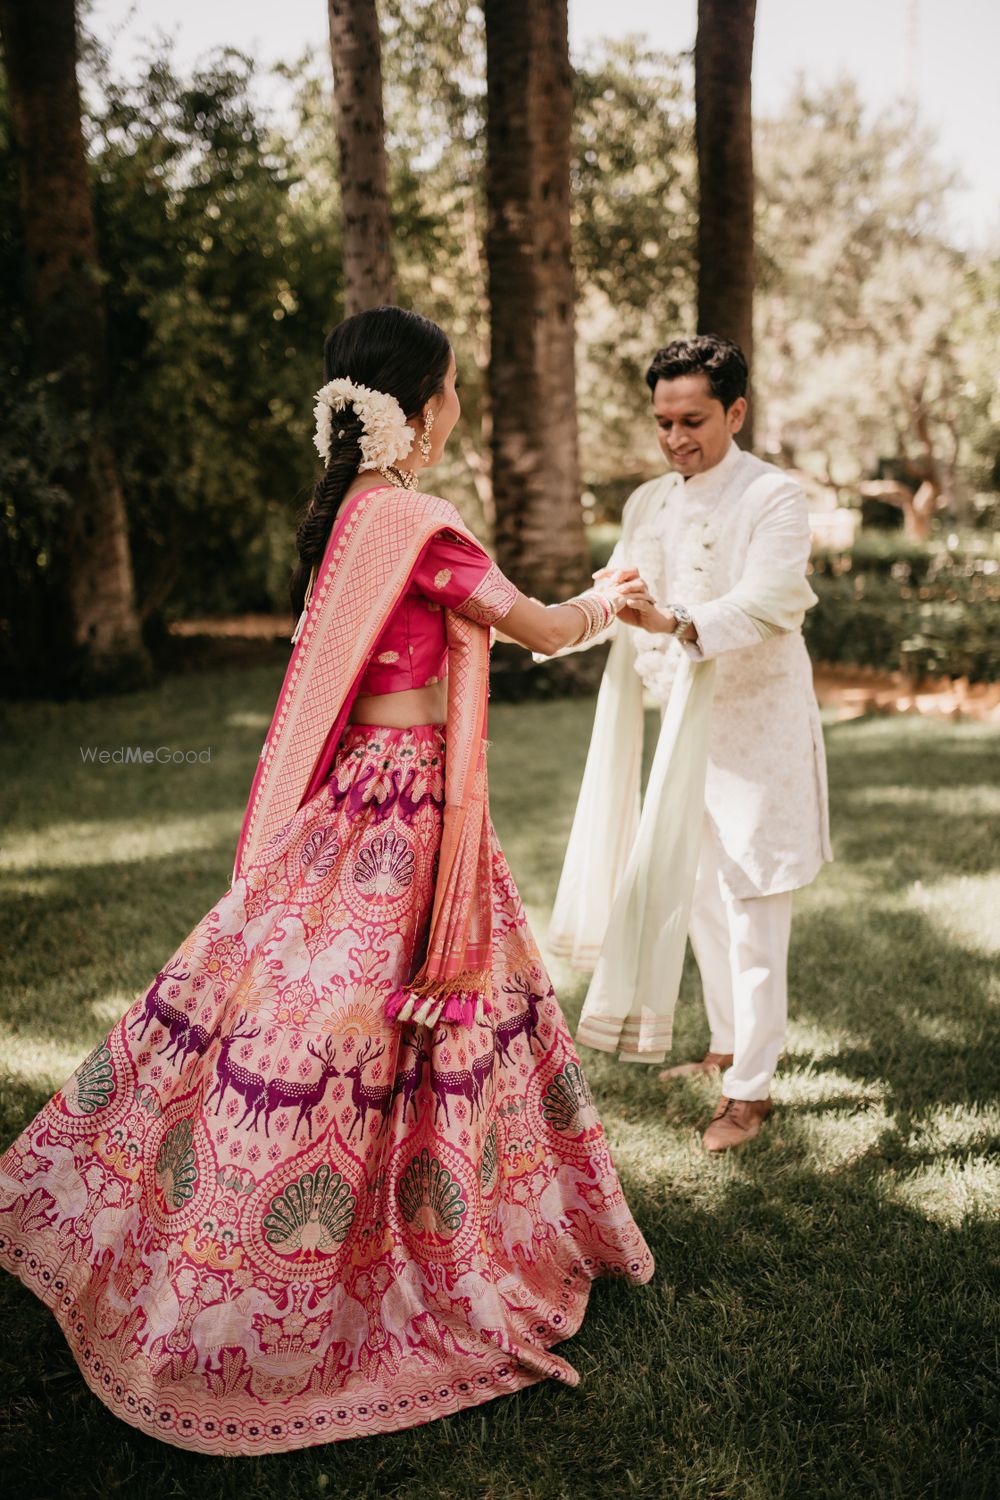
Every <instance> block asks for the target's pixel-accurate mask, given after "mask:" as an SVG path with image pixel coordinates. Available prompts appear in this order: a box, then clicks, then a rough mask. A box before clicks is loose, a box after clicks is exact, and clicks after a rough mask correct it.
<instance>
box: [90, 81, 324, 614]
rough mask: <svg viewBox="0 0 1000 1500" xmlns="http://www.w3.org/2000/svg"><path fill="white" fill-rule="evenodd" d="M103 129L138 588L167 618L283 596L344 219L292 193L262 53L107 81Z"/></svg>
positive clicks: (103, 188) (98, 182) (99, 146)
mask: <svg viewBox="0 0 1000 1500" xmlns="http://www.w3.org/2000/svg"><path fill="white" fill-rule="evenodd" d="M101 83H102V93H103V107H102V109H101V110H100V112H99V114H98V115H97V117H96V118H95V119H94V121H93V124H92V131H93V141H92V158H93V162H94V185H95V206H96V212H97V218H98V228H99V233H100V237H101V244H102V251H103V255H104V259H105V263H106V264H107V265H109V266H113V267H116V268H119V274H117V275H115V276H113V277H111V278H110V279H109V284H108V305H109V316H110V324H111V329H112V359H113V369H114V378H115V395H114V404H113V410H114V418H115V424H116V429H117V440H118V451H119V455H120V462H121V466H122V476H123V482H124V485H125V488H126V493H127V495H128V500H129V510H130V519H131V522H132V527H133V547H134V550H135V553H136V558H137V570H138V576H139V591H140V595H141V596H143V597H144V598H145V599H146V600H147V603H148V602H149V601H150V600H153V601H157V602H159V601H163V600H165V599H167V598H168V597H169V599H170V609H171V612H172V613H179V612H190V611H194V612H196V613H200V612H202V611H203V610H204V608H205V605H206V601H210V603H211V606H212V607H213V608H215V609H221V610H226V609H241V608H243V609H246V608H262V607H267V606H268V605H272V606H275V605H276V606H277V607H279V608H280V607H282V606H283V605H284V604H285V603H286V600H285V599H284V598H283V597H282V592H283V591H282V587H281V583H280V582H279V580H283V579H287V573H288V570H289V568H290V565H291V535H292V531H293V527H292V524H291V522H292V508H293V504H294V501H295V498H296V495H297V494H301V492H302V490H303V487H304V486H306V485H308V482H309V479H310V477H311V467H312V466H311V464H310V461H309V453H310V444H309V434H310V431H311V427H312V409H311V408H312V403H311V400H310V397H311V393H312V391H313V390H315V388H316V385H317V384H318V383H319V382H318V379H317V373H318V370H319V368H320V366H319V356H320V349H321V345H322V332H323V330H324V328H325V327H327V326H329V325H330V324H331V323H332V322H334V321H336V318H337V317H338V316H339V305H338V298H339V287H340V269H339V244H338V239H337V233H336V221H335V218H334V216H333V215H332V214H330V213H329V212H327V213H326V214H325V215H321V214H320V213H318V212H317V211H316V208H315V205H314V204H312V203H311V202H309V201H308V199H307V198H305V195H300V196H299V197H296V189H297V187H298V186H299V182H300V178H299V174H298V168H297V166H296V164H295V163H294V162H293V159H292V154H291V151H290V149H289V147H288V145H287V143H284V142H282V141H280V140H279V139H278V138H276V137H274V136H273V135H269V133H268V131H267V127H266V124H265V122H264V121H262V120H261V118H260V113H259V108H258V106H257V105H256V103H255V101H254V97H253V88H254V71H253V65H252V64H251V62H250V61H249V60H248V59H246V58H243V57H241V56H240V55H239V54H238V53H234V52H229V53H225V54H222V55H220V56H218V57H217V58H215V59H213V61H212V63H211V65H210V66H208V67H206V68H205V69H202V70H199V71H197V72H196V73H195V74H194V75H193V76H192V77H191V78H190V79H187V80H185V79H181V78H178V77H177V76H176V75H175V73H174V72H173V70H172V69H171V67H170V65H169V61H168V59H167V58H166V57H160V58H158V59H156V60H155V61H154V62H153V63H152V64H151V65H150V67H149V68H148V70H147V71H146V72H145V74H144V75H142V76H141V77H140V78H139V79H138V80H136V81H135V82H133V83H129V84H122V83H119V82H117V81H116V80H113V79H111V78H110V77H107V76H104V77H103V78H102V79H101Z"/></svg>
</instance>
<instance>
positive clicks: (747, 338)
mask: <svg viewBox="0 0 1000 1500" xmlns="http://www.w3.org/2000/svg"><path fill="white" fill-rule="evenodd" d="M755 11H756V0H698V36H697V40H696V42H695V49H694V99H695V136H696V140H697V147H698V332H699V333H717V334H719V335H720V336H721V337H723V338H728V339H733V340H735V342H736V343H737V344H739V346H740V348H741V349H742V350H743V353H744V354H745V355H746V357H747V363H748V364H749V365H751V368H752V360H753V283H754V245H753V238H754V230H753V190H754V183H753V140H752V127H751V112H750V67H751V62H752V59H753V31H754V14H755ZM739 441H740V443H741V444H742V446H743V447H745V448H749V447H751V446H752V443H753V407H752V405H751V408H750V411H749V412H748V414H747V420H746V423H745V424H744V427H743V431H742V433H741V434H740V438H739Z"/></svg>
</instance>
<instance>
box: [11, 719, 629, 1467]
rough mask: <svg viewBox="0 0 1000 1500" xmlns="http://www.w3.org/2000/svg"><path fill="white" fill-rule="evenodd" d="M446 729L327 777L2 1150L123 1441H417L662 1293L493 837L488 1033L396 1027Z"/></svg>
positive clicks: (568, 1371) (359, 756)
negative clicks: (596, 1301) (586, 1327)
mask: <svg viewBox="0 0 1000 1500" xmlns="http://www.w3.org/2000/svg"><path fill="white" fill-rule="evenodd" d="M443 792H444V738H443V735H442V733H441V730H440V727H438V726H428V727H421V728H417V729H406V730H403V729H375V728H372V727H370V726H360V725H356V726H351V727H350V728H349V729H348V730H347V732H346V734H345V735H344V738H343V740H342V742H341V745H340V746H339V748H338V753H337V758H336V761H335V763H334V767H333V770H332V772H331V775H330V778H329V780H328V781H327V783H326V784H325V785H324V786H323V787H322V788H321V790H320V791H319V792H318V793H317V794H316V795H315V796H314V797H313V798H312V799H311V800H310V801H309V802H308V803H306V804H305V805H304V806H303V807H301V808H300V809H299V810H298V811H297V812H296V814H295V816H294V817H293V818H292V819H291V821H290V822H289V823H288V824H287V825H286V826H285V827H284V828H283V829H282V830H281V831H280V833H279V834H278V835H277V836H276V837H275V839H273V840H272V842H271V843H270V844H269V845H268V846H267V847H266V848H265V849H264V850H263V852H262V853H261V855H260V858H259V859H258V860H257V861H256V862H255V863H253V864H252V865H250V867H249V868H248V870H247V872H246V874H245V876H244V877H241V878H240V879H238V880H237V881H236V883H235V884H234V885H233V886H232V887H231V889H230V890H228V891H227V892H226V894H225V896H223V898H222V900H221V901H220V902H219V903H218V905H217V906H216V907H215V908H214V909H213V910H212V911H210V912H208V914H207V915H206V916H205V917H203V918H202V920H201V921H200V922H199V923H198V925H197V926H196V927H195V928H194V930H193V931H192V932H191V933H190V934H189V936H188V937H187V938H186V939H185V940H184V942H183V943H182V944H181V945H180V947H179V948H178V949H177V951H176V952H175V953H174V954H173V956H172V958H171V960H170V962H169V963H168V964H166V965H165V966H164V968H163V970H162V971H161V972H160V973H159V974H158V975H157V976H156V979H155V981H154V982H153V984H152V985H151V986H150V988H149V990H148V991H147V992H146V994H145V995H143V996H142V997H141V998H138V999H137V1000H136V1001H135V1003H134V1004H133V1005H132V1006H131V1007H130V1009H129V1010H128V1011H127V1012H126V1013H125V1015H124V1016H123V1017H122V1019H121V1020H120V1021H119V1022H118V1024H117V1025H116V1026H115V1027H114V1029H113V1030H112V1031H111V1032H110V1034H109V1035H108V1036H107V1037H106V1038H105V1039H104V1040H103V1041H101V1042H100V1043H98V1045H97V1046H96V1047H95V1048H94V1049H93V1051H92V1052H91V1053H90V1055H89V1056H88V1057H87V1058H86V1059H85V1060H84V1061H83V1062H82V1063H81V1064H80V1066H79V1067H78V1068H77V1070H76V1072H75V1073H74V1074H73V1075H72V1077H71V1078H70V1079H69V1080H68V1081H67V1083H66V1084H65V1085H64V1086H63V1088H61V1089H60V1090H59V1092H58V1093H57V1094H56V1095H55V1096H54V1097H53V1098H52V1099H51V1100H50V1101H49V1102H48V1103H47V1104H46V1105H45V1106H44V1108H43V1109H42V1110H41V1111H40V1113H39V1114H38V1115H37V1116H36V1118H35V1119H34V1120H33V1121H32V1122H31V1124H30V1125H28V1126H27V1128H26V1129H25V1130H24V1131H23V1132H22V1134H21V1135H20V1136H19V1137H18V1138H17V1140H15V1141H14V1143H13V1144H12V1145H11V1146H10V1148H9V1149H8V1150H7V1152H6V1153H5V1154H4V1156H3V1158H2V1159H0V1263H2V1264H3V1265H4V1266H6V1267H7V1268H8V1269H9V1270H11V1271H12V1272H13V1273H14V1274H15V1275H16V1276H18V1277H20V1279H21V1280H22V1281H23V1282H24V1284H25V1285H26V1286H27V1287H29V1288H30V1289H31V1291H33V1292H34V1293H36V1294H37V1296H38V1297H40V1298H41V1300H42V1301H43V1302H44V1303H45V1305H46V1306H47V1307H48V1308H50V1310H51V1311H52V1312H53V1314H54V1315H55V1317H56V1319H57V1320H58V1322H59V1325H60V1327H61V1328H62V1330H63V1332H64V1333H65V1335H66V1338H67V1340H68V1342H69V1346H70V1348H71V1350H72V1352H73V1355H74V1357H75V1358H76V1361H77V1363H78V1364H79V1366H80V1369H81V1371H82V1373H83V1376H84V1379H85V1380H86V1382H87V1384H88V1385H89V1386H90V1388H91V1389H92V1390H93V1391H94V1392H96V1394H97V1395H98V1396H99V1397H100V1398H101V1399H102V1400H103V1401H104V1402H105V1403H106V1404H107V1405H108V1406H109V1407H110V1409H111V1410H112V1411H113V1412H114V1413H115V1414H116V1415H117V1416H119V1417H122V1418H123V1419H124V1420H125V1421H126V1422H130V1423H132V1424H133V1425H134V1426H136V1427H139V1428H141V1429H142V1430H143V1431H144V1432H147V1433H151V1434H153V1435H154V1436H155V1437H158V1438H162V1439H164V1440H165V1441H166V1442H169V1443H175V1444H177V1445H179V1446H182V1447H186V1448H192V1449H197V1450H200V1451H201V1452H205V1453H215V1454H249V1453H267V1452H274V1451H280V1450H285V1449H291V1448H298V1447H305V1446H309V1445H312V1444H317V1443H324V1442H329V1441H332V1440H334V1439H339V1438H349V1437H360V1436H363V1435H366V1434H372V1433H379V1432H389V1431H392V1430H394V1429H396V1428H402V1427H408V1426H411V1425H414V1424H417V1423H420V1422H426V1421H429V1420H430V1419H432V1418H434V1417H441V1416H445V1415H447V1414H449V1413H452V1412H456V1411H458V1410H460V1409H461V1408H462V1407H466V1406H475V1405H477V1404H479V1403H480V1402H483V1401H487V1400H489V1399H490V1398H491V1397H494V1396H499V1395H502V1394H504V1393H506V1392H510V1391H515V1390H517V1389H519V1388H520V1387H523V1386H526V1385H530V1384H532V1383H534V1382H536V1381H538V1380H541V1379H544V1378H546V1377H548V1378H553V1379H556V1380H562V1381H565V1382H566V1383H567V1384H570V1385H574V1384H576V1382H577V1378H578V1377H577V1374H576V1372H575V1371H574V1370H573V1369H572V1367H571V1366H570V1365H569V1364H567V1362H566V1361H565V1360H563V1359H560V1358H559V1357H558V1356H557V1355H555V1354H552V1353H551V1352H550V1350H551V1347H552V1345H553V1344H556V1343H558V1342H559V1341H560V1340H561V1339H565V1338H567V1337H568V1336H569V1335H570V1334H572V1333H574V1332H575V1331H576V1329H577V1328H578V1327H579V1325H580V1322H581V1320H582V1318H583V1314H584V1310H585V1307H586V1303H587V1296H588V1293H589V1289H590V1284H591V1281H592V1280H593V1278H594V1277H596V1276H598V1275H602V1274H611V1275H617V1276H620V1277H622V1278H624V1279H626V1280H628V1281H631V1282H635V1283H640V1282H645V1281H647V1280H648V1279H649V1278H650V1276H651V1275H652V1273H653V1261H652V1257H651V1255H650V1252H649V1250H648V1248H647V1246H646V1243H645V1241H644V1240H643V1237H642V1235H641V1233H640V1232H639V1230H638V1228H637V1227H636V1225H635V1223H634V1221H633V1219H632V1216H631V1214H630V1213H629V1210H628V1207H627V1205H626V1202H625V1199H624V1197H623V1195H622V1189H621V1185H620V1183H619V1180H618V1176H617V1174H616V1172H615V1169H614V1166H613V1164H612V1161H611V1156H610V1154H609V1151H608V1146H607V1142H606V1140H605V1136H604V1132H603V1130H602V1127H601V1124H600V1121H599V1119H598V1117H597V1113H596V1111H595V1109H594V1105H593V1103H592V1100H591V1096H590V1091H589V1089H588V1087H587V1081H586V1079H585V1077H584V1075H583V1072H582V1071H581V1068H580V1062H579V1058H578V1057H577V1054H576V1052H575V1051H574V1049H573V1045H572V1042H571V1040H570V1036H569V1033H568V1031H567V1027H566V1023H565V1021H564V1019H563V1015H562V1012H561V1011H560V1009H559V1006H558V1004H557V1002H556V999H555V996H554V994H553V992H552V987H551V985H550V984H549V981H548V978H547V976H546V973H545V969H544V967H543V965H542V962H541V959H540V958H539V954H538V950H537V948H536V946H535V944H534V942H533V940H532V937H531V933H530V931H529V929H528V926H527V923H526V920H525V915H524V909H523V907H522V905H521V901H520V897H519V896H518V892H517V889H516V887H515V885H514V881H513V879H512V878H511V874H510V870H509V868H508V866H507V862H506V860H505V859H504V856H503V854H502V852H501V850H500V848H499V845H498V844H497V842H496V838H495V836H494V838H493V924H494V926H493V933H494V942H495V966H496V967H495V979H496V993H497V997H498V1007H497V1010H496V1013H495V1014H494V1015H493V1016H492V1017H491V1018H490V1024H489V1025H486V1026H475V1027H472V1028H470V1029H467V1030H462V1029H445V1028H441V1029H439V1030H436V1031H428V1030H427V1029H426V1028H424V1027H421V1026H407V1027H400V1026H398V1025H394V1024H392V1023H389V1022H386V1021H385V1019H384V1017H383V1013H382V1012H383V1006H384V1003H385V1000H386V997H387V995H388V994H389V993H390V992H391V991H392V990H393V989H394V988H395V987H396V986H398V985H399V984H400V983H401V982H403V981H405V980H406V979H407V978H408V977H409V976H410V975H411V974H412V972H413V970H414V968H415V966H416V964H417V963H418V962H419V960H420V959H421V957H422V952H421V945H422V943H423V942H424V941H425V940H426V934H427V929H428V925H429V919H430V908H431V900H432V893H433V885H434V866H435V860H436V857H437V851H438V846H439V843H440V837H441V822H442V803H443Z"/></svg>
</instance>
